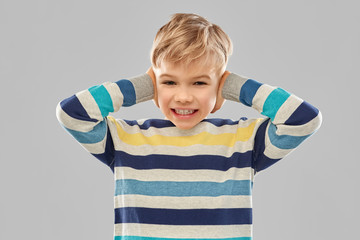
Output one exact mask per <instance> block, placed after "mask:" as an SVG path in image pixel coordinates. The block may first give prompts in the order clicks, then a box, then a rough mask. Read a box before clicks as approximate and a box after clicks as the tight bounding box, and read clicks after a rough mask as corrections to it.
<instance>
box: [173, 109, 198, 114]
mask: <svg viewBox="0 0 360 240" xmlns="http://www.w3.org/2000/svg"><path fill="white" fill-rule="evenodd" d="M175 112H176V113H177V114H181V115H187V114H192V113H193V112H195V110H189V109H175Z"/></svg>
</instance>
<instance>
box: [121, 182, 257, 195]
mask: <svg viewBox="0 0 360 240" xmlns="http://www.w3.org/2000/svg"><path fill="white" fill-rule="evenodd" d="M251 190H252V182H251V181H250V180H228V181H225V182H221V183H218V182H170V181H146V182H145V181H138V180H134V179H120V180H116V182H115V196H117V195H127V194H140V195H146V196H172V197H186V196H209V197H217V196H222V195H247V196H249V195H251Z"/></svg>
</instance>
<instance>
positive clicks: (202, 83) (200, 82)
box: [194, 81, 206, 85]
mask: <svg viewBox="0 0 360 240" xmlns="http://www.w3.org/2000/svg"><path fill="white" fill-rule="evenodd" d="M194 84H195V85H206V82H202V81H198V82H195V83H194Z"/></svg>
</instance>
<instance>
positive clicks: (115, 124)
mask: <svg viewBox="0 0 360 240" xmlns="http://www.w3.org/2000/svg"><path fill="white" fill-rule="evenodd" d="M153 96H154V88H153V84H152V81H151V78H150V76H149V75H148V74H141V75H138V76H135V77H131V78H129V79H121V80H119V81H116V82H105V83H103V84H101V85H97V86H93V87H90V88H88V89H86V90H83V91H80V92H78V93H76V94H74V95H73V96H71V97H69V98H66V99H64V100H62V101H60V102H59V103H58V105H57V107H56V115H57V118H58V121H59V123H60V124H61V126H62V127H63V128H64V129H65V130H66V131H67V132H68V133H70V134H71V135H72V136H73V137H74V138H75V139H76V141H78V142H79V143H80V144H81V146H83V147H84V148H85V149H86V150H87V151H88V152H89V153H91V154H92V155H93V156H95V157H96V158H97V159H99V160H100V161H102V162H103V163H104V164H106V165H107V166H109V168H110V169H111V171H112V173H113V174H114V181H115V189H114V193H115V194H114V220H115V223H114V240H172V239H174V240H175V239H182V240H195V239H203V240H205V239H216V240H225V239H227V240H230V239H231V240H250V239H252V235H253V233H252V231H253V225H252V222H253V221H252V189H253V181H254V176H256V174H257V173H259V172H260V171H262V170H264V169H266V168H268V167H269V166H271V165H273V164H274V163H276V162H277V161H279V160H280V159H282V158H283V157H285V156H286V155H287V154H289V153H290V152H291V151H292V150H294V149H295V148H296V147H297V146H298V145H299V144H300V143H301V142H303V141H304V140H305V139H307V138H308V137H309V136H311V135H312V134H313V133H314V132H316V131H317V129H318V128H319V127H320V125H321V121H322V118H321V112H320V111H319V110H318V109H317V108H315V107H314V106H312V105H310V104H309V103H307V102H306V101H304V100H302V99H300V98H298V97H296V96H295V95H293V94H292V93H289V92H287V91H285V90H283V89H281V88H277V87H272V86H270V85H267V84H262V83H260V82H258V81H255V80H252V79H248V78H246V77H243V76H240V75H237V74H235V73H230V75H229V76H228V77H227V78H226V80H225V83H224V86H223V88H222V96H223V97H224V98H225V99H227V100H231V101H236V102H241V103H243V104H244V105H246V106H250V107H253V108H254V109H256V110H257V111H259V112H260V113H261V114H263V115H264V116H265V117H264V118H256V119H247V118H240V119H239V120H236V121H235V120H230V119H219V118H212V119H210V118H206V119H204V120H202V121H201V122H200V123H198V124H197V125H196V126H195V127H193V128H192V129H187V130H184V129H179V128H177V127H176V126H174V124H172V123H171V122H170V121H169V120H165V119H142V120H137V121H134V120H124V119H115V118H114V117H112V116H110V115H109V113H110V112H116V111H118V110H119V109H120V107H129V106H132V105H134V104H136V103H139V102H143V101H147V100H151V99H153Z"/></svg>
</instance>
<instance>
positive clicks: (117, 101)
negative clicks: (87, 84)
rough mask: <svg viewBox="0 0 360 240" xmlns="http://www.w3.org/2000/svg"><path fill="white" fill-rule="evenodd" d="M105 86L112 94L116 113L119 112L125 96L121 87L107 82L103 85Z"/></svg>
mask: <svg viewBox="0 0 360 240" xmlns="http://www.w3.org/2000/svg"><path fill="white" fill-rule="evenodd" d="M103 86H104V87H105V88H106V90H107V91H108V93H109V94H110V97H111V100H112V103H113V108H114V112H117V111H119V110H120V107H121V106H122V104H123V100H124V96H123V95H122V93H121V91H120V88H119V86H118V85H117V84H116V83H113V82H105V83H103Z"/></svg>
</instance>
